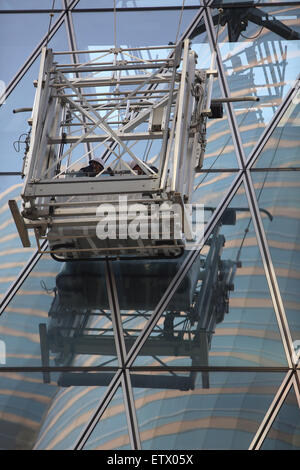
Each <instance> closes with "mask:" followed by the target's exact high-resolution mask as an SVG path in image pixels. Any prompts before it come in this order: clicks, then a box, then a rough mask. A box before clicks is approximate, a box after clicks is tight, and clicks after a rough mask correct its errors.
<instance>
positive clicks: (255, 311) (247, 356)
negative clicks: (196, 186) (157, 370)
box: [134, 185, 286, 366]
mask: <svg viewBox="0 0 300 470" xmlns="http://www.w3.org/2000/svg"><path fill="white" fill-rule="evenodd" d="M154 355H155V356H156V357H158V358H159V361H158V360H156V359H154ZM161 361H163V363H164V364H165V365H168V366H172V365H174V366H175V365H176V366H187V365H193V366H209V365H211V366H279V365H286V357H285V352H284V349H283V345H282V342H281V336H280V333H279V328H278V324H277V321H276V315H275V312H274V308H273V304H272V300H271V296H270V292H269V288H268V284H267V280H266V277H265V271H264V267H263V263H262V260H261V256H260V251H259V247H258V243H257V239H256V235H255V231H254V228H253V223H252V219H251V215H250V211H249V207H248V203H247V199H246V195H245V189H244V186H243V185H241V187H240V189H239V190H238V191H237V193H236V195H235V196H234V197H233V199H232V201H231V203H230V205H229V207H228V208H227V209H226V211H225V212H224V214H223V216H222V219H221V220H220V222H219V223H218V224H217V225H216V226H215V228H214V230H213V232H212V234H211V236H210V237H209V239H208V240H207V243H206V245H205V246H204V247H203V249H202V250H201V252H200V255H198V257H197V259H196V260H195V262H194V264H193V265H192V266H191V268H190V270H189V272H188V273H187V274H186V276H185V277H184V279H183V280H182V282H181V284H180V286H179V288H178V289H177V290H176V291H175V292H174V293H173V297H172V299H171V301H170V302H169V304H168V306H167V308H166V310H165V311H164V312H163V313H162V314H161V316H160V318H159V320H158V321H157V323H156V325H155V327H154V328H153V330H152V332H151V334H150V336H149V337H148V338H147V340H146V342H145V344H144V346H143V347H142V349H141V351H140V353H139V355H138V356H137V358H136V360H135V363H134V365H143V366H144V365H149V366H154V365H160V363H161Z"/></svg>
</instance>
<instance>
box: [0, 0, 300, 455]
mask: <svg viewBox="0 0 300 470" xmlns="http://www.w3.org/2000/svg"><path fill="white" fill-rule="evenodd" d="M99 3H101V7H100V6H99ZM249 3H251V5H249ZM261 3H262V2H255V1H254V2H244V1H238V2H237V1H236V2H230V1H229V0H226V1H221V0H217V1H213V0H205V1H204V0H203V1H202V0H188V1H187V0H186V1H185V2H182V1H181V0H161V1H150V0H116V1H115V2H112V1H103V2H99V1H95V0H56V1H55V2H52V1H51V2H50V0H47V1H46V0H44V1H43V2H40V1H36V0H31V1H26V2H19V1H16V0H3V1H2V2H1V5H0V64H1V76H0V123H1V126H0V152H1V166H0V228H1V231H0V301H1V307H0V313H1V316H0V449H2V450H22V449H27V450H29V449H30V450H72V449H82V450H139V449H142V450H159V449H168V450H174V451H176V450H177V449H185V450H246V449H251V450H255V449H261V450H265V449H266V450H275V449H283V450H299V449H300V441H299V416H300V412H299V403H300V386H299V384H300V380H299V368H300V363H299V353H300V317H299V311H300V298H299V290H300V289H299V279H300V258H299V253H300V244H299V243H300V242H299V194H300V193H299V187H300V186H299V177H298V175H299V174H300V173H299V171H300V165H299V161H300V153H299V152H300V151H299V126H300V120H299V117H300V115H299V91H298V88H299V73H298V72H299V64H300V59H299V54H300V52H299V51H300V2H299V1H286V2H278V1H276V0H273V1H268V2H267V1H266V2H263V5H261ZM258 4H259V5H258ZM186 38H189V39H190V41H191V43H190V44H191V46H190V47H191V49H192V50H193V51H195V53H196V54H197V67H199V68H200V69H209V68H210V66H211V58H212V55H214V54H215V56H216V61H215V64H214V67H215V69H216V73H215V78H214V81H213V86H212V98H213V99H222V100H223V102H225V104H224V105H223V106H224V113H223V116H222V117H221V118H220V119H211V120H208V123H207V134H206V151H205V156H204V160H203V166H202V168H199V169H198V171H197V173H196V177H195V180H194V191H193V196H192V199H193V202H195V203H200V204H204V208H205V233H204V242H203V246H202V247H201V249H199V251H192V250H191V251H188V252H186V253H185V254H184V256H182V257H181V258H180V259H179V260H176V259H175V260H172V262H171V261H170V262H168V263H166V262H164V261H162V260H134V261H133V260H114V261H110V260H106V261H101V262H100V263H92V265H91V264H90V263H88V262H85V261H77V262H74V263H61V262H59V261H57V260H55V259H53V258H52V257H51V256H50V255H49V254H48V253H46V252H45V253H39V252H38V251H37V249H36V248H35V241H34V234H33V233H30V240H31V247H30V248H23V247H22V244H21V241H20V239H19V235H18V232H17V229H16V227H15V224H14V221H13V218H12V215H11V212H10V210H9V205H8V203H9V200H11V199H15V200H16V201H17V203H18V204H20V203H21V197H20V194H21V190H22V186H23V179H22V171H23V169H22V167H23V157H24V153H25V149H26V141H27V140H28V136H29V128H30V125H29V123H28V119H29V117H30V110H31V108H32V106H33V100H34V95H35V87H34V83H33V82H34V81H35V80H36V79H37V78H38V71H39V62H40V55H41V51H42V48H43V47H44V46H47V47H48V48H52V49H53V51H55V52H57V51H69V50H72V51H73V50H75V51H76V50H77V51H86V53H85V54H83V55H82V57H81V59H82V62H88V61H90V60H94V59H95V55H94V54H95V53H93V51H95V50H99V49H105V48H112V47H114V45H115V46H119V47H123V48H125V47H128V48H130V47H131V48H134V47H136V48H138V47H148V46H167V45H170V43H172V44H176V43H178V42H179V41H182V40H184V39H186ZM164 52H166V51H164ZM143 54H144V55H143ZM147 54H148V53H147V52H145V51H144V52H143V53H142V52H138V53H137V55H138V60H140V61H143V60H146V59H157V57H150V56H149V55H147ZM149 54H150V52H149ZM73 57H75V60H77V58H78V56H77V57H76V56H75V55H74V56H73ZM56 58H57V61H58V62H60V63H64V58H65V56H63V55H61V56H59V55H58V56H56ZM81 59H80V60H81ZM105 60H106V59H105ZM20 108H29V110H27V111H26V110H25V112H14V110H20ZM142 130H143V129H142ZM159 143H160V141H157V142H156V143H155V144H154V145H153V148H152V150H151V152H152V153H151V152H150V149H147V148H146V149H143V152H144V155H145V153H146V152H148V155H147V156H149V160H150V161H151V162H152V160H151V159H153V162H155V155H156V152H157V148H158V145H159ZM140 148H141V147H140ZM153 162H152V163H153ZM42 248H43V247H42ZM41 251H43V250H41Z"/></svg>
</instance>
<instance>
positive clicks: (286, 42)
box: [212, 6, 300, 155]
mask: <svg viewBox="0 0 300 470" xmlns="http://www.w3.org/2000/svg"><path fill="white" fill-rule="evenodd" d="M299 14H300V10H299V7H297V6H295V7H292V6H290V7H289V8H288V12H287V11H286V10H285V9H284V8H283V7H282V9H281V8H280V7H279V8H278V7H275V6H274V7H261V8H259V7H254V6H253V7H252V8H250V9H246V8H245V9H244V8H240V9H239V10H237V11H236V12H235V14H234V15H233V14H232V10H231V9H230V8H228V9H226V8H223V12H222V15H221V16H220V14H219V11H218V10H217V9H212V15H213V17H214V18H215V19H216V21H215V22H216V28H217V24H218V22H219V23H221V24H224V25H225V26H224V29H225V31H224V33H223V34H221V33H220V34H219V40H218V42H219V47H220V51H221V55H222V60H223V65H224V68H225V73H226V78H227V81H228V85H229V88H230V92H231V96H232V97H234V98H244V97H248V96H250V97H252V99H253V98H255V97H257V98H259V102H255V101H239V102H236V103H233V106H234V109H235V111H236V114H237V116H240V119H241V122H240V127H239V130H240V133H241V138H242V141H243V144H244V150H245V153H246V154H247V155H249V153H250V151H251V150H252V148H253V147H254V146H255V144H256V142H257V140H258V138H259V137H260V135H261V134H262V132H263V131H264V129H265V128H266V126H267V125H268V123H269V122H270V119H271V118H272V116H273V115H274V113H275V111H276V110H277V108H278V106H279V105H280V104H281V102H282V101H283V99H284V96H285V95H286V93H287V91H288V90H289V89H290V87H291V85H292V84H293V82H294V81H295V80H296V79H297V76H298V72H299V66H298V62H299V43H300V42H299V40H300V35H299V26H298V24H299ZM268 15H269V16H268ZM218 18H220V20H219V21H218ZM264 18H271V19H270V21H269V20H268V21H265V20H264ZM241 21H242V23H241V25H242V24H243V25H244V27H243V28H242V27H240V28H237V27H236V24H238V23H239V22H241Z"/></svg>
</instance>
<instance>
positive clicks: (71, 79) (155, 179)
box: [9, 40, 253, 261]
mask: <svg viewBox="0 0 300 470" xmlns="http://www.w3.org/2000/svg"><path fill="white" fill-rule="evenodd" d="M166 51H167V52H166ZM75 52H76V54H78V56H80V55H81V54H88V58H89V60H88V62H84V63H76V64H73V63H60V62H58V61H55V59H56V58H59V59H61V57H65V56H67V57H72V54H73V53H75ZM168 52H169V54H168V55H167V57H162V56H163V55H166V54H167V53H168ZM213 56H214V55H213ZM152 57H154V58H152ZM57 60H58V59H57ZM200 65H201V64H200ZM216 75H217V72H216V70H215V69H214V63H213V60H212V66H211V68H210V69H209V70H202V69H198V68H197V54H196V53H195V52H194V51H193V50H191V48H190V42H189V40H185V41H184V42H180V43H179V44H178V45H177V46H171V45H169V46H159V47H144V48H132V49H130V48H112V49H102V50H93V51H71V52H70V51H68V52H64V51H62V52H53V51H52V50H51V49H46V48H44V49H43V50H42V55H41V64H40V69H39V76H38V80H37V81H36V83H35V86H36V95H35V100H34V105H33V109H32V115H31V118H30V119H29V121H28V122H29V124H30V126H31V132H30V145H29V149H28V151H27V153H26V156H25V159H24V164H23V176H24V185H23V189H22V194H21V197H22V204H23V207H22V209H21V211H19V208H18V206H17V203H16V201H14V200H12V201H10V202H9V205H10V209H11V212H12V215H13V218H14V220H15V223H16V226H17V229H18V232H19V235H20V238H21V241H22V243H23V246H25V247H26V246H30V239H29V234H28V229H33V230H34V234H35V238H36V241H37V246H38V249H39V251H43V252H44V253H45V252H49V253H50V254H51V255H52V257H54V258H55V259H56V260H58V261H71V260H80V259H81V260H82V259H85V260H90V259H101V258H107V257H109V258H110V259H116V258H139V257H142V258H153V257H154V258H162V257H167V258H172V257H177V256H181V255H182V254H183V252H184V250H185V247H186V243H187V242H191V241H193V240H194V239H195V235H194V233H193V230H192V222H191V220H190V218H189V217H188V214H187V209H186V204H187V203H191V195H192V192H193V182H194V178H195V172H196V171H198V170H199V169H201V167H202V163H203V158H204V155H205V146H206V121H207V119H208V118H212V119H214V118H222V115H223V108H222V100H214V99H212V84H213V79H214V77H215V76H216ZM248 98H249V99H253V98H251V97H248ZM246 99H247V97H246ZM224 101H226V100H224ZM227 101H228V98H227ZM174 206H176V207H177V208H179V210H178V211H176V210H173V209H174ZM166 221H167V222H168V223H167V222H166ZM153 227H154V228H153ZM43 240H47V242H48V248H47V249H46V251H45V250H44V247H43V250H42V249H41V246H43V243H42V242H43Z"/></svg>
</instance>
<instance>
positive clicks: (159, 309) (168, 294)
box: [126, 171, 243, 367]
mask: <svg viewBox="0 0 300 470" xmlns="http://www.w3.org/2000/svg"><path fill="white" fill-rule="evenodd" d="M242 175H243V172H242V171H240V173H239V174H238V175H237V177H236V179H235V180H234V181H233V183H232V185H231V187H230V188H229V190H228V192H227V193H226V195H225V196H224V198H223V199H222V201H221V202H220V203H219V205H218V206H217V208H216V210H215V212H214V213H213V215H212V217H211V219H210V220H209V222H208V223H207V225H206V228H205V231H204V237H203V240H202V243H201V245H199V247H198V248H197V249H195V250H193V251H192V250H191V252H190V254H189V255H188V256H187V258H186V260H185V261H184V263H183V264H182V265H181V267H180V268H179V270H178V272H177V273H176V275H175V276H174V278H173V279H172V280H171V282H170V284H169V286H168V288H167V289H166V291H165V293H164V294H163V296H162V298H161V300H160V301H159V303H158V304H157V306H156V308H155V309H154V311H153V313H152V315H151V317H150V318H149V320H148V322H147V323H146V325H145V327H144V329H143V330H142V332H141V334H140V335H139V336H138V338H137V340H136V341H135V343H134V345H133V346H132V348H131V350H130V351H129V352H128V354H127V357H126V367H130V366H131V365H132V363H133V362H134V360H135V359H136V357H137V356H138V354H139V352H140V350H141V349H142V347H143V345H144V343H145V342H146V340H147V338H148V336H149V335H150V333H151V331H152V329H153V328H154V326H155V325H156V323H157V321H158V319H159V318H160V316H161V314H162V313H163V311H164V310H165V308H166V307H167V305H168V303H169V301H170V299H171V298H172V296H173V295H174V293H175V292H176V289H177V288H178V286H179V285H180V283H181V281H182V280H183V279H184V276H185V275H186V273H187V272H188V270H189V268H190V267H191V266H192V264H193V262H194V261H195V260H196V258H197V256H198V255H199V253H200V251H201V249H202V248H203V245H204V243H205V242H206V240H207V239H208V237H209V236H210V234H211V233H212V231H213V229H214V227H215V225H216V224H217V223H218V221H219V220H220V218H221V217H222V215H223V213H224V211H225V210H226V208H227V206H228V205H229V203H230V201H231V199H232V198H233V197H234V195H235V193H236V191H237V190H238V188H239V187H240V185H241V182H242Z"/></svg>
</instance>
